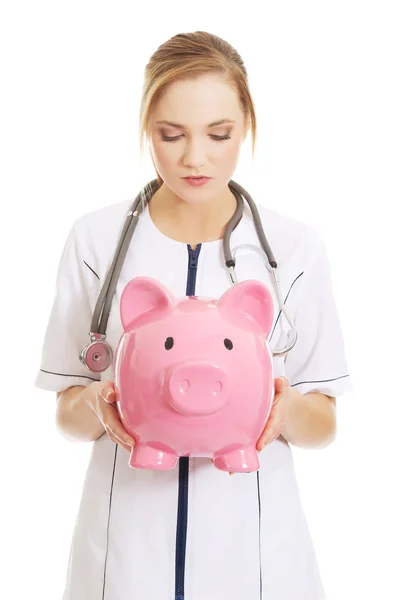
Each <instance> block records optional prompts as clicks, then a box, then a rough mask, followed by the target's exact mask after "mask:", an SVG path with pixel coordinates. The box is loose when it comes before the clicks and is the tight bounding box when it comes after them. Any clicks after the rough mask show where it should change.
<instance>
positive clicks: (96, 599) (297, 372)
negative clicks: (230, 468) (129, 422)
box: [35, 201, 352, 600]
mask: <svg viewBox="0 0 400 600" xmlns="http://www.w3.org/2000/svg"><path fill="white" fill-rule="evenodd" d="M130 203H131V202H130V201H129V202H121V203H117V204H113V205H112V206H109V207H106V208H103V209H100V210H97V211H94V212H91V213H89V214H86V215H84V216H82V217H80V218H79V219H78V220H77V221H76V222H75V223H74V225H73V227H72V229H71V232H70V235H69V237H68V240H67V242H66V245H65V248H64V251H63V254H62V257H61V261H60V266H59V270H58V275H57V289H56V295H55V299H54V304H53V308H52V311H51V314H50V318H49V323H48V327H47V331H46V335H45V339H44V344H43V352H42V360H41V366H40V370H39V372H38V375H37V379H36V382H35V385H36V386H37V387H39V388H42V389H44V390H50V391H53V392H56V391H62V390H65V389H66V388H68V387H70V386H73V385H88V384H89V383H90V382H91V381H93V380H96V379H100V375H95V374H93V373H90V372H89V371H87V370H86V369H85V367H84V366H83V365H82V364H81V363H80V362H79V359H78V355H79V351H80V349H81V347H82V346H83V345H85V344H86V343H87V342H88V331H89V326H90V322H91V316H92V311H93V309H94V306H95V303H96V299H97V296H98V293H99V290H100V288H101V285H102V282H103V281H104V278H105V276H106V274H107V269H108V267H109V264H110V262H111V260H112V257H113V254H114V250H115V247H116V244H117V240H118V238H119V234H120V231H121V228H122V225H123V222H124V218H125V214H126V212H127V210H128V209H129V206H130ZM258 208H259V211H260V215H261V218H262V222H263V226H264V229H265V233H266V236H267V239H268V240H269V243H270V245H271V248H272V250H273V252H274V254H275V257H276V260H277V262H278V265H279V272H280V281H281V290H282V296H283V299H284V300H285V304H286V306H287V309H288V311H289V314H290V315H291V316H293V318H294V321H295V324H296V328H297V331H298V336H299V337H298V342H297V344H296V346H295V347H294V349H293V350H292V351H291V352H290V353H289V354H288V356H287V357H286V358H275V359H274V376H275V377H279V376H280V375H285V376H286V377H287V378H288V379H289V382H290V384H291V385H292V386H294V387H296V389H298V390H299V391H300V392H302V393H306V392H310V391H319V392H322V393H324V394H328V395H331V396H340V395H341V394H342V393H344V392H345V391H348V390H350V389H352V386H351V382H350V377H349V373H348V366H347V364H346V358H345V352H344V346H343V339H342V334H341V329H340V324H339V320H338V315H337V311H336V307H335V302H334V298H333V295H332V288H331V281H330V270H329V263H328V260H327V257H326V253H325V250H324V246H323V244H322V243H321V241H320V239H319V236H318V235H317V234H316V233H315V231H314V230H313V229H312V228H310V227H309V226H307V225H305V224H304V223H302V222H300V221H298V220H295V219H292V218H289V217H287V216H283V215H280V214H278V213H277V212H274V211H270V210H268V209H266V208H265V207H263V206H258ZM231 247H232V249H233V251H234V253H235V255H236V260H237V266H236V272H237V277H238V280H239V281H242V280H244V279H259V280H261V281H263V282H264V283H265V284H266V285H268V287H269V289H270V290H271V293H272V296H273V298H274V303H275V318H274V323H275V327H274V329H273V333H272V336H271V338H270V344H271V348H272V350H275V349H277V348H282V347H283V346H285V344H286V342H287V340H288V335H289V333H288V332H289V326H288V324H287V322H286V320H285V319H284V318H283V315H282V314H279V309H278V304H277V299H276V295H275V291H274V288H273V286H272V282H271V278H270V273H269V271H268V270H267V268H266V266H265V258H264V255H263V252H262V251H261V246H260V243H259V241H258V237H257V234H256V231H255V228H254V224H253V220H252V217H251V212H250V210H249V208H248V207H247V205H246V207H245V211H244V215H243V218H242V220H241V222H240V223H239V225H238V226H237V228H236V229H235V230H234V232H233V234H232V239H231ZM138 275H147V276H150V277H154V278H156V279H158V280H159V281H161V282H162V283H163V284H165V285H166V286H167V287H168V288H169V289H170V290H171V291H172V292H173V293H174V294H175V295H176V296H178V297H179V296H184V295H185V293H186V282H187V275H188V248H187V246H186V244H184V243H180V242H177V241H174V240H172V239H170V238H168V237H166V236H165V235H164V234H162V233H161V232H160V231H159V230H158V229H157V228H156V226H155V225H154V223H153V222H152V220H151V217H150V214H149V211H148V209H146V210H145V212H144V213H143V215H142V217H141V218H140V220H139V224H138V226H137V228H136V231H135V233H134V236H133V239H132V242H131V245H130V248H129V250H128V254H127V257H126V260H125V263H124V266H123V269H122V272H121V276H120V279H119V282H118V285H117V289H116V294H115V297H114V301H113V305H112V310H111V314H110V319H109V324H108V330H107V339H108V342H109V343H110V344H111V346H112V347H113V349H114V350H115V348H116V345H117V342H118V340H119V338H120V336H121V334H122V324H121V320H120V315H119V299H120V297H121V293H122V290H123V289H124V287H125V285H126V284H127V282H128V281H129V280H130V279H131V278H133V277H135V276H138ZM229 286H230V280H229V276H228V273H227V270H226V268H225V265H224V258H223V251H222V241H220V240H218V241H213V242H207V243H204V244H202V246H201V250H200V254H199V258H198V266H197V277H196V295H198V296H208V297H219V296H220V295H221V294H222V293H223V292H224V291H225V290H226V289H227V288H228V287H229ZM112 368H113V367H112V366H111V367H110V368H109V369H108V370H107V371H106V372H104V373H102V375H101V379H112V377H113V370H112ZM128 458H129V454H128V453H127V452H126V451H125V450H123V449H122V448H121V447H117V446H116V445H115V444H114V443H113V442H111V441H110V440H109V439H108V437H107V436H106V435H103V436H102V437H101V438H100V439H99V440H97V441H96V442H94V443H93V447H92V454H91V458H90V463H89V466H88V470H87V474H86V478H85V482H84V488H83V493H82V500H81V504H80V508H79V512H78V515H77V521H76V526H75V530H74V534H73V539H72V545H71V555H70V560H69V565H68V574H67V581H66V587H65V592H64V596H63V599H64V600H133V599H135V600H175V599H176V594H175V584H176V582H175V568H176V564H175V552H176V543H177V541H176V535H177V506H178V489H179V466H177V467H176V468H175V469H174V470H172V471H164V472H163V471H161V472H159V471H146V470H136V469H131V468H130V467H129V466H128ZM260 461H261V469H260V471H259V472H258V473H247V474H236V475H234V476H233V477H230V476H229V475H228V474H227V473H224V472H221V471H218V470H217V469H216V468H215V467H214V466H213V465H212V463H211V461H210V460H209V459H203V458H191V459H190V460H189V476H188V501H187V502H188V503H187V511H188V513H187V514H188V517H187V519H188V521H187V532H186V533H187V538H186V552H185V562H184V566H185V575H184V587H185V590H184V596H181V597H180V598H179V600H243V599H244V598H245V599H246V600H247V599H248V600H260V599H261V600H323V598H324V597H325V596H324V592H323V587H322V583H321V580H320V575H319V569H318V564H317V561H316V557H315V553H314V548H313V544H312V540H311V539H310V535H309V531H308V527H307V523H306V520H305V517H304V514H303V509H302V505H301V500H300V498H299V491H298V487H297V483H296V478H295V472H294V469H293V460H292V453H291V449H290V446H289V445H288V444H287V442H286V441H285V440H284V439H283V438H282V437H280V438H278V440H276V441H274V442H272V443H271V444H269V445H268V446H267V447H266V448H265V449H264V451H263V452H261V453H260Z"/></svg>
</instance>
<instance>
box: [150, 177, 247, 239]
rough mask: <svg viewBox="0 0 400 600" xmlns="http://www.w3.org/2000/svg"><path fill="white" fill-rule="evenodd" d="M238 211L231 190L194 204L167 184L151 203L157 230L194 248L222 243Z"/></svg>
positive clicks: (162, 186)
mask: <svg viewBox="0 0 400 600" xmlns="http://www.w3.org/2000/svg"><path fill="white" fill-rule="evenodd" d="M235 210H236V198H235V196H234V195H233V194H232V192H231V190H230V189H229V187H228V186H226V188H225V189H224V190H223V192H222V193H221V194H219V195H218V197H214V198H211V199H210V200H204V201H202V202H199V203H195V204H191V203H189V202H185V200H182V198H180V197H179V196H177V195H176V194H174V193H173V192H172V191H171V190H170V189H169V188H168V187H167V186H166V185H165V184H163V185H161V187H160V188H159V189H158V190H157V191H156V192H155V194H154V195H153V197H152V199H151V200H150V203H149V212H150V216H151V218H152V220H153V222H154V224H155V226H156V227H157V228H158V229H159V230H160V231H161V232H162V233H164V234H165V235H167V236H168V237H171V238H172V239H175V240H177V241H181V242H185V243H187V244H190V245H191V246H192V247H194V246H196V245H197V244H200V243H202V242H210V241H214V240H218V239H221V238H222V237H223V235H224V232H225V228H226V226H227V224H228V223H229V221H230V219H231V218H232V216H233V213H234V212H235Z"/></svg>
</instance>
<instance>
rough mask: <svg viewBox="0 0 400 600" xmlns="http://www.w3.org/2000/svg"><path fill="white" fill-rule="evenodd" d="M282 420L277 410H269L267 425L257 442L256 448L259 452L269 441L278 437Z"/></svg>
mask: <svg viewBox="0 0 400 600" xmlns="http://www.w3.org/2000/svg"><path fill="white" fill-rule="evenodd" d="M282 425H283V421H282V417H281V415H280V414H279V411H271V415H270V418H269V419H268V422H267V425H266V427H265V429H264V431H263V433H262V435H261V437H260V439H259V440H258V442H257V450H258V451H259V452H261V450H262V449H263V448H264V447H265V446H266V445H267V444H269V443H271V442H272V441H273V440H274V439H276V438H277V437H279V435H280V431H281V429H282Z"/></svg>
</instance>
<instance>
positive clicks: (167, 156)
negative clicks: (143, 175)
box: [152, 142, 179, 167]
mask: <svg viewBox="0 0 400 600" xmlns="http://www.w3.org/2000/svg"><path fill="white" fill-rule="evenodd" d="M177 146H178V144H174V143H173V142H171V143H167V142H158V143H156V144H153V145H152V151H153V157H154V162H155V163H156V166H158V165H159V166H160V167H168V165H170V164H175V162H176V159H177V157H178V155H179V150H178V148H177Z"/></svg>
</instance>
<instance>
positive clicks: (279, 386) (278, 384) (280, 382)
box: [275, 377, 289, 394]
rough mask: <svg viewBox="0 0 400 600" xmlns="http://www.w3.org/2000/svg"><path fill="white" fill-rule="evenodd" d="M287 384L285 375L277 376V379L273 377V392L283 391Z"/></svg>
mask: <svg viewBox="0 0 400 600" xmlns="http://www.w3.org/2000/svg"><path fill="white" fill-rule="evenodd" d="M288 385H289V382H288V380H287V379H286V377H279V378H278V379H275V393H276V394H280V393H282V392H284V391H285V390H286V388H287V387H288Z"/></svg>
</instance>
